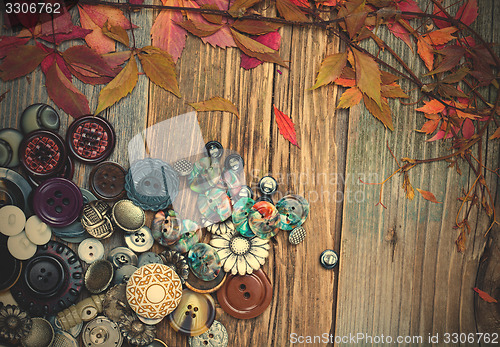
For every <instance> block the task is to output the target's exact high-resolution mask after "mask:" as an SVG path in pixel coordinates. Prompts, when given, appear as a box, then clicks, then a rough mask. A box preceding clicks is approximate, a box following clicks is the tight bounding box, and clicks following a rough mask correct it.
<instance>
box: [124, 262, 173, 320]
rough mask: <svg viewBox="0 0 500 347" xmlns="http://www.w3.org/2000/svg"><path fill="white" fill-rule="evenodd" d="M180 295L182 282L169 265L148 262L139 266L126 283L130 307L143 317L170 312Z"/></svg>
mask: <svg viewBox="0 0 500 347" xmlns="http://www.w3.org/2000/svg"><path fill="white" fill-rule="evenodd" d="M181 296H182V283H181V280H180V279H179V276H177V274H176V273H175V271H174V270H172V269H171V268H170V267H168V266H166V265H161V264H150V265H146V266H143V267H141V268H139V269H138V270H137V271H136V272H134V274H133V275H132V277H130V279H129V280H128V283H127V300H128V303H129V305H130V307H131V308H132V309H133V310H134V311H135V312H136V313H137V314H138V315H139V316H143V317H145V318H152V319H155V318H161V317H165V316H166V315H167V314H169V313H170V312H172V311H173V310H174V309H175V308H176V307H177V305H179V302H180V301H181Z"/></svg>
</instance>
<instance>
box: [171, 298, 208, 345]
mask: <svg viewBox="0 0 500 347" xmlns="http://www.w3.org/2000/svg"><path fill="white" fill-rule="evenodd" d="M168 320H169V321H170V326H171V327H172V329H174V330H175V331H177V332H180V333H181V334H185V335H190V336H198V335H201V334H203V333H204V332H205V331H207V330H208V329H210V326H211V325H212V323H213V322H214V320H215V301H214V299H213V298H212V296H210V294H199V293H195V292H192V291H190V290H189V289H184V290H183V291H182V298H181V301H180V303H179V306H177V308H176V309H175V311H174V312H172V313H171V314H170V315H168Z"/></svg>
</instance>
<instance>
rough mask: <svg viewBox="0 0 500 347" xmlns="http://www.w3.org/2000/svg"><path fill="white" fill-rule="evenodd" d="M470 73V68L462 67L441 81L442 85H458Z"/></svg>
mask: <svg viewBox="0 0 500 347" xmlns="http://www.w3.org/2000/svg"><path fill="white" fill-rule="evenodd" d="M469 72H470V70H469V69H468V68H465V67H462V68H460V69H458V70H457V71H456V72H454V73H452V74H449V75H447V76H446V77H445V78H443V79H442V80H441V82H442V83H457V82H460V81H462V80H463V79H464V77H465V76H467V74H468V73H469Z"/></svg>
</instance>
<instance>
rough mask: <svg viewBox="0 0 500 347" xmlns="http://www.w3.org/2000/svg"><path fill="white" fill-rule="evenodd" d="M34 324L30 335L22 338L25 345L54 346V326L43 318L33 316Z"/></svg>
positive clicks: (36, 346) (33, 346)
mask: <svg viewBox="0 0 500 347" xmlns="http://www.w3.org/2000/svg"><path fill="white" fill-rule="evenodd" d="M32 322H33V323H32V325H31V329H30V332H29V333H28V335H26V336H25V337H23V338H22V339H21V343H22V345H23V346H24V347H42V346H52V342H53V341H54V328H52V325H50V323H49V322H48V321H47V320H46V319H43V318H40V317H36V318H32Z"/></svg>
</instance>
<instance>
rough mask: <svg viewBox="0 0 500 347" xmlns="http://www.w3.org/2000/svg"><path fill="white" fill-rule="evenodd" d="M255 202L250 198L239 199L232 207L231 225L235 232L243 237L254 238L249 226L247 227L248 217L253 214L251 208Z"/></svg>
mask: <svg viewBox="0 0 500 347" xmlns="http://www.w3.org/2000/svg"><path fill="white" fill-rule="evenodd" d="M254 204H255V201H254V200H253V199H250V198H241V199H240V200H238V201H237V202H236V203H235V204H234V206H233V224H234V226H235V228H236V230H237V231H239V233H240V234H241V235H243V236H246V237H252V236H255V234H254V233H253V231H252V229H250V225H248V217H249V216H250V214H251V213H252V212H253V210H252V206H253V205H254Z"/></svg>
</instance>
